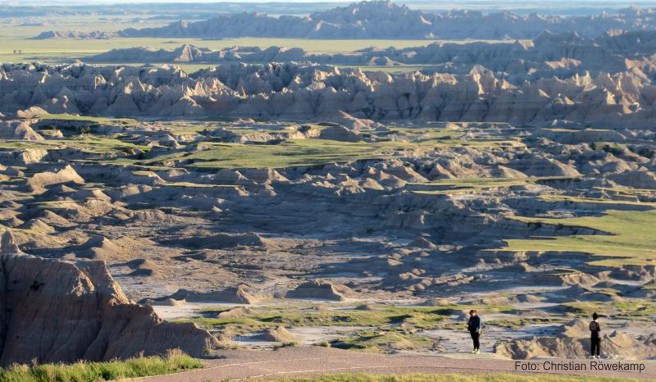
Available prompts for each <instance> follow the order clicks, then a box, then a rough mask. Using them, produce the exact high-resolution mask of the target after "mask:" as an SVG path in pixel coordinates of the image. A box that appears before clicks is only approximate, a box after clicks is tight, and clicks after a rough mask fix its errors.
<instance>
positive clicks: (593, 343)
mask: <svg viewBox="0 0 656 382" xmlns="http://www.w3.org/2000/svg"><path fill="white" fill-rule="evenodd" d="M600 342H601V339H600V338H599V337H597V338H595V337H592V338H590V355H591V356H595V355H599V351H600V349H599V347H600V346H599V343H600Z"/></svg>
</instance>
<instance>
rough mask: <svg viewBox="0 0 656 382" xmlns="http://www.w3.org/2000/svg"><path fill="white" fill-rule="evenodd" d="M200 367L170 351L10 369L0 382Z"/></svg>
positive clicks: (81, 379) (84, 379) (78, 379)
mask: <svg viewBox="0 0 656 382" xmlns="http://www.w3.org/2000/svg"><path fill="white" fill-rule="evenodd" d="M202 367H203V364H202V363H201V362H200V361H199V360H197V359H194V358H191V357H189V356H187V355H185V354H183V353H182V352H179V351H171V352H169V354H168V355H167V356H166V357H141V358H134V359H129V360H126V361H112V362H77V363H74V364H45V365H36V366H29V365H14V366H10V367H9V368H6V369H0V382H52V381H61V382H69V381H70V382H96V381H111V380H116V379H123V378H137V377H146V376H150V375H163V374H171V373H176V372H180V371H183V370H190V369H199V368H202Z"/></svg>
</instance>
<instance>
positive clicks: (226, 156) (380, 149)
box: [149, 137, 500, 168]
mask: <svg viewBox="0 0 656 382" xmlns="http://www.w3.org/2000/svg"><path fill="white" fill-rule="evenodd" d="M499 143H500V142H499V141H494V142H467V141H460V140H440V139H438V138H434V137H428V138H427V139H423V140H418V141H412V142H406V141H383V142H338V141H331V140H325V139H290V140H285V141H284V142H281V143H280V144H271V145H266V144H259V145H258V144H240V143H207V142H206V143H203V144H202V145H200V148H201V150H199V151H196V152H192V153H186V152H177V153H174V154H167V155H162V156H159V157H155V158H151V159H150V160H149V163H152V164H158V163H160V164H161V163H166V162H167V161H171V160H185V161H188V163H189V165H188V166H190V167H198V168H286V167H293V166H312V165H320V164H327V163H334V162H350V161H355V160H362V159H385V158H389V157H391V156H392V155H393V154H394V152H396V151H403V150H415V151H417V150H431V149H433V148H438V147H452V146H465V145H468V146H477V145H484V146H486V147H487V146H492V145H496V144H499Z"/></svg>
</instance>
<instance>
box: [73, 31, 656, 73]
mask: <svg viewBox="0 0 656 382" xmlns="http://www.w3.org/2000/svg"><path fill="white" fill-rule="evenodd" d="M655 50H656V31H640V32H621V31H609V32H606V33H603V34H602V35H600V36H596V38H585V37H582V36H580V35H579V34H577V33H575V32H572V33H562V34H554V33H552V32H549V31H545V32H542V33H540V35H539V36H537V37H536V38H535V39H534V40H532V41H522V42H519V41H517V42H515V43H512V44H511V43H487V42H471V43H466V44H464V43H459V44H458V43H450V42H440V43H433V44H431V45H428V46H425V47H412V48H404V49H398V48H394V47H390V48H387V49H374V48H369V49H363V50H360V51H357V52H351V53H347V54H342V53H337V54H316V53H309V52H306V51H304V50H303V49H299V48H284V47H275V46H273V47H269V48H266V49H262V48H258V47H240V46H235V47H231V48H224V49H221V50H218V51H211V50H209V49H207V48H199V47H195V46H192V45H183V46H180V47H178V48H176V49H172V50H165V49H160V50H153V49H148V48H128V49H117V50H112V51H110V52H107V53H102V54H99V55H95V56H91V57H85V58H84V61H87V62H99V63H111V62H118V63H126V62H134V63H143V62H153V63H217V64H219V63H222V64H223V63H228V62H244V63H268V62H291V61H294V62H305V63H312V64H325V65H328V64H329V65H364V66H391V65H392V66H400V65H427V66H428V67H427V68H426V69H424V71H425V72H426V71H435V72H440V73H454V74H467V73H468V72H469V71H471V69H472V67H475V66H478V65H480V66H483V67H485V68H487V69H489V70H491V71H493V72H495V74H501V75H503V76H504V78H506V79H508V80H509V81H510V82H512V83H521V82H522V81H524V80H526V79H529V80H536V79H540V78H544V77H552V76H557V77H560V78H564V77H567V76H572V75H574V74H579V75H584V74H585V73H586V72H591V73H598V72H609V73H617V72H627V71H629V72H631V73H632V74H633V75H634V76H636V77H639V78H642V79H646V78H652V77H653V76H654V70H655V69H654V68H656V61H654V60H655V59H654V56H653V52H654V51H655Z"/></svg>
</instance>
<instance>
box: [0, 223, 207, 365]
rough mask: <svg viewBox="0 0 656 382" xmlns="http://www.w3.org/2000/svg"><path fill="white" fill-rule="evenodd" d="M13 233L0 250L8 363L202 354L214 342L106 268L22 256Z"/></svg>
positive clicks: (0, 350) (3, 351)
mask: <svg viewBox="0 0 656 382" xmlns="http://www.w3.org/2000/svg"><path fill="white" fill-rule="evenodd" d="M8 232H9V231H6V232H5V233H4V235H3V237H2V244H1V246H0V285H3V286H4V287H3V288H2V290H0V306H1V307H2V309H1V311H2V314H1V315H0V323H1V325H0V328H1V329H0V365H2V366H7V365H10V364H13V363H30V362H33V361H35V360H36V361H37V362H39V363H47V362H73V361H77V360H80V359H84V360H89V361H106V360H111V359H116V358H129V357H135V356H137V355H139V354H141V353H143V354H146V355H154V354H164V353H166V351H167V350H169V349H177V348H179V349H182V350H183V351H185V352H187V353H189V354H192V355H195V356H200V355H202V354H203V350H204V349H206V348H207V347H208V346H211V345H212V336H211V335H210V334H209V333H207V332H206V331H204V330H201V329H198V328H197V327H196V326H195V325H194V324H170V323H167V322H163V321H162V320H160V319H159V318H158V317H157V316H156V315H155V313H153V311H152V308H149V307H141V306H138V305H135V304H134V303H132V302H131V301H130V300H129V299H128V298H127V297H126V296H125V295H124V294H123V292H122V291H121V288H120V287H119V286H118V285H117V284H116V283H115V282H114V280H113V279H112V277H111V276H110V275H109V273H108V272H107V269H106V268H105V265H104V263H102V262H83V261H82V262H76V263H71V262H65V261H60V260H56V259H47V258H43V257H35V256H30V255H25V254H21V253H18V252H19V250H18V248H17V247H16V246H15V244H14V243H13V239H12V236H11V234H9V233H8Z"/></svg>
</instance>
